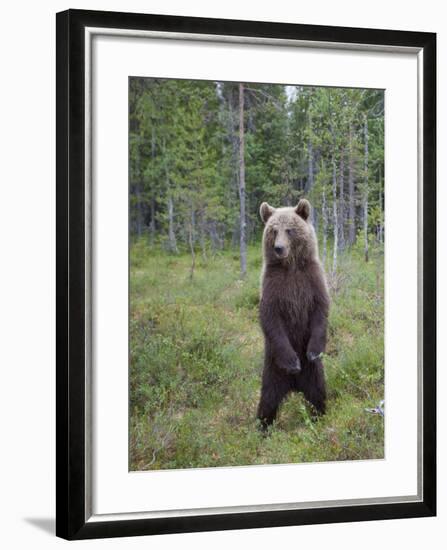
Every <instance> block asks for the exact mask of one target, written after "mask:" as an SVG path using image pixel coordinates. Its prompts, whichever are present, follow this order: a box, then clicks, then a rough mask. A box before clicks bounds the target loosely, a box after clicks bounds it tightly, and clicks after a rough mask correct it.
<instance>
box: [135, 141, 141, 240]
mask: <svg viewBox="0 0 447 550" xmlns="http://www.w3.org/2000/svg"><path fill="white" fill-rule="evenodd" d="M136 160H137V174H138V176H137V185H136V187H135V195H136V197H137V219H136V222H137V235H138V237H141V233H142V219H143V209H142V204H141V187H142V183H143V182H142V180H143V178H142V175H141V160H140V144H139V143H138V145H137V159H136Z"/></svg>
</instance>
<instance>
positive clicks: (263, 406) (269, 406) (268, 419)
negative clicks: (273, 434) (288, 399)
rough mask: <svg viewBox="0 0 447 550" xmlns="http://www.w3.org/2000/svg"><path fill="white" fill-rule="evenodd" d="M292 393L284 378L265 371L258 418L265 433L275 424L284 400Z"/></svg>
mask: <svg viewBox="0 0 447 550" xmlns="http://www.w3.org/2000/svg"><path fill="white" fill-rule="evenodd" d="M289 391H290V383H289V382H288V381H287V379H285V378H284V377H283V376H279V375H275V374H273V373H271V372H269V370H268V369H265V370H264V373H263V377H262V390H261V399H260V401H259V405H258V412H257V418H258V419H259V420H260V422H261V428H262V430H263V431H265V430H267V428H268V427H269V426H270V425H271V424H272V423H273V421H274V420H275V418H276V414H277V412H278V408H279V406H280V405H281V403H282V401H283V399H284V398H285V396H286V395H287V394H288V393H289Z"/></svg>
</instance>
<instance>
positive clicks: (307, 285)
mask: <svg viewBox="0 0 447 550" xmlns="http://www.w3.org/2000/svg"><path fill="white" fill-rule="evenodd" d="M274 286H275V289H274V292H273V293H274V300H275V302H276V304H275V305H276V308H277V310H278V311H279V312H280V314H281V317H282V318H283V320H284V321H285V324H286V326H290V327H292V326H293V327H296V326H297V325H299V326H301V327H302V326H303V325H306V324H307V320H308V317H309V312H310V310H311V308H312V304H313V302H314V293H313V288H312V284H311V281H310V280H309V278H308V277H306V276H305V274H303V273H285V274H282V276H281V277H277V278H276V279H275V281H274Z"/></svg>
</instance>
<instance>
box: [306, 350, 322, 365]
mask: <svg viewBox="0 0 447 550" xmlns="http://www.w3.org/2000/svg"><path fill="white" fill-rule="evenodd" d="M322 354H323V353H322V352H321V353H316V352H315V351H308V352H307V353H306V357H307V359H308V360H309V361H310V362H311V363H313V362H314V361H315V360H316V359H319V358H320V357H321V356H322Z"/></svg>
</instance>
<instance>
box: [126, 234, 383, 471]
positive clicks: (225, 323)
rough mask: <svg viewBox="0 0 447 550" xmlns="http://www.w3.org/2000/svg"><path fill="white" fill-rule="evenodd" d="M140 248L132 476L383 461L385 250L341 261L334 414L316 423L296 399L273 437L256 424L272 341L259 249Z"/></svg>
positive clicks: (134, 297)
mask: <svg viewBox="0 0 447 550" xmlns="http://www.w3.org/2000/svg"><path fill="white" fill-rule="evenodd" d="M190 267H191V257H190V256H189V255H187V254H181V255H178V256H174V255H167V254H166V252H165V251H163V250H161V249H151V248H150V247H149V246H148V245H147V241H145V240H144V239H141V240H139V241H138V242H135V243H133V244H132V245H131V253H130V395H129V404H130V410H129V414H130V465H129V466H130V469H131V470H146V469H168V468H198V467H210V466H238V465H252V464H274V463H291V462H295V463H297V462H309V461H312V462H319V461H335V460H357V459H373V458H382V457H383V456H384V426H383V418H382V417H380V416H378V415H373V414H370V413H367V412H365V408H367V407H374V406H376V405H377V403H378V402H379V401H380V400H381V399H383V396H384V345H383V342H384V330H383V322H384V308H383V250H382V249H379V248H373V249H372V251H371V254H370V261H369V262H368V263H365V261H364V259H363V258H362V254H361V252H360V251H359V250H356V249H355V248H354V249H351V250H350V251H349V253H346V254H342V255H341V256H340V257H339V265H338V270H337V275H336V276H335V277H330V278H329V279H330V286H331V295H332V304H331V311H330V320H329V335H328V346H327V350H326V354H325V357H324V364H325V370H326V378H327V385H328V411H327V414H326V415H325V416H324V417H322V418H320V419H318V420H317V421H314V420H313V419H312V411H311V410H310V409H309V407H308V406H307V404H306V403H305V401H304V399H303V398H302V396H300V395H297V394H292V395H290V396H289V397H288V399H287V400H286V401H285V403H284V405H283V406H282V408H281V410H280V414H279V416H278V420H277V422H276V423H275V424H274V425H273V427H272V428H271V430H270V434H269V436H268V437H263V436H262V435H261V434H260V432H259V429H258V426H257V423H256V420H255V416H256V407H257V402H258V399H259V391H260V381H261V370H262V354H263V338H262V333H261V329H260V327H259V322H258V312H257V307H258V300H259V277H260V269H261V254H260V245H259V244H258V245H252V246H250V247H249V249H248V273H247V276H246V278H245V280H244V281H241V280H240V278H239V256H238V253H237V251H233V252H231V251H227V252H224V253H219V254H217V255H214V256H209V257H207V258H206V259H205V258H202V257H200V256H199V254H197V257H196V266H195V270H194V276H193V278H192V280H191V277H190Z"/></svg>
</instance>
